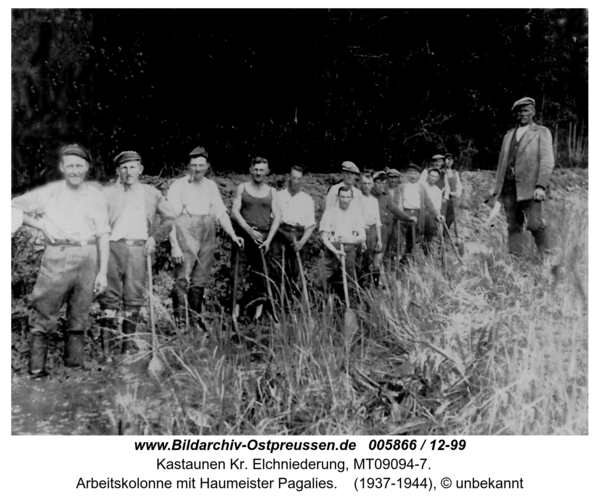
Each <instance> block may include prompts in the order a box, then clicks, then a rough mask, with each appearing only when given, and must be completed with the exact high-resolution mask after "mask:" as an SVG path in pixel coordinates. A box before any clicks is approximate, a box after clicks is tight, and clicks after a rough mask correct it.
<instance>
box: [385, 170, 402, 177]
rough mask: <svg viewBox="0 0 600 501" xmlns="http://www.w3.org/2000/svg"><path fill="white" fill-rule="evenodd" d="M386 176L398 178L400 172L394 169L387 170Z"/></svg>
mask: <svg viewBox="0 0 600 501" xmlns="http://www.w3.org/2000/svg"><path fill="white" fill-rule="evenodd" d="M387 175H388V177H400V171H399V170H396V169H388V170H387Z"/></svg>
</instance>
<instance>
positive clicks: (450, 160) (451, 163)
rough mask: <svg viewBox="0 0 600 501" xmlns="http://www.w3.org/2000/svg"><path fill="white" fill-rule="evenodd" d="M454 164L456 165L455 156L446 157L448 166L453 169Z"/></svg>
mask: <svg viewBox="0 0 600 501" xmlns="http://www.w3.org/2000/svg"><path fill="white" fill-rule="evenodd" d="M453 165H454V158H451V157H448V158H446V167H448V168H449V169H451V168H452V166H453Z"/></svg>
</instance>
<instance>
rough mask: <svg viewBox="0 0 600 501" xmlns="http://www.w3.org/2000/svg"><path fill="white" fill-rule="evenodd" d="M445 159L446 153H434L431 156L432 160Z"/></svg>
mask: <svg viewBox="0 0 600 501" xmlns="http://www.w3.org/2000/svg"><path fill="white" fill-rule="evenodd" d="M444 159H445V157H444V155H440V154H437V155H433V156H432V157H431V160H444Z"/></svg>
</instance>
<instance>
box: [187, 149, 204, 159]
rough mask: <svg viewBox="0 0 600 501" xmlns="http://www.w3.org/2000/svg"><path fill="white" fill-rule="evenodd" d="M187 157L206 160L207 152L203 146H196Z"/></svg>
mask: <svg viewBox="0 0 600 501" xmlns="http://www.w3.org/2000/svg"><path fill="white" fill-rule="evenodd" d="M188 156H190V157H204V158H206V160H208V151H206V150H205V149H204V147H203V146H198V147H197V148H194V149H193V150H192V151H191V152H190V154H189V155H188Z"/></svg>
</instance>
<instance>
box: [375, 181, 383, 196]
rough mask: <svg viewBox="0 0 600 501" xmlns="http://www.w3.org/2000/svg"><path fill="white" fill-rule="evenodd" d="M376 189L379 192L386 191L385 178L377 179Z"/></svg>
mask: <svg viewBox="0 0 600 501" xmlns="http://www.w3.org/2000/svg"><path fill="white" fill-rule="evenodd" d="M375 189H376V190H377V193H383V192H384V191H385V179H383V178H379V179H377V181H375Z"/></svg>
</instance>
